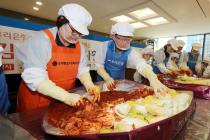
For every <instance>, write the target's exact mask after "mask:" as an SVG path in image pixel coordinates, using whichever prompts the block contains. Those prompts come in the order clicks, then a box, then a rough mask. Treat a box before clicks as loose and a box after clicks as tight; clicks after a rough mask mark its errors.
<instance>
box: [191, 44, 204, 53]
mask: <svg viewBox="0 0 210 140" xmlns="http://www.w3.org/2000/svg"><path fill="white" fill-rule="evenodd" d="M202 47H203V46H202V45H201V44H200V43H193V44H192V48H193V49H194V50H196V51H200V49H201V48H202Z"/></svg>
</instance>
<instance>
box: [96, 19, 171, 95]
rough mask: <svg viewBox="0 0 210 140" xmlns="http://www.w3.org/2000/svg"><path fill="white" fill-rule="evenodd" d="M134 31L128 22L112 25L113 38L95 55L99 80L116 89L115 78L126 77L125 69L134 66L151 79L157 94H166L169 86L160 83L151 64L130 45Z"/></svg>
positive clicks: (110, 88) (111, 88)
mask: <svg viewBox="0 0 210 140" xmlns="http://www.w3.org/2000/svg"><path fill="white" fill-rule="evenodd" d="M133 33H134V28H133V26H131V25H130V24H129V23H127V22H119V23H117V24H115V25H114V26H113V27H112V29H111V34H112V35H113V40H111V41H106V42H103V43H102V45H101V46H100V47H99V49H98V51H97V52H96V55H95V67H94V69H95V70H96V71H97V73H98V77H97V80H98V81H100V80H105V82H106V85H107V88H108V89H109V90H114V89H115V88H116V87H115V81H114V79H124V78H125V69H126V68H134V69H137V71H138V72H139V73H140V74H142V75H143V76H144V77H146V78H147V79H148V80H149V81H150V85H151V86H152V87H153V88H154V91H155V93H156V95H158V93H157V91H160V92H161V94H163V96H164V95H165V93H166V92H167V91H168V88H167V87H166V86H164V85H163V84H162V83H160V81H159V80H158V79H157V76H156V75H155V74H154V72H153V71H152V69H151V66H150V65H148V64H147V62H146V61H145V60H144V59H143V58H141V57H140V55H139V53H138V52H137V51H135V50H134V49H132V48H131V47H130V43H131V41H132V36H133Z"/></svg>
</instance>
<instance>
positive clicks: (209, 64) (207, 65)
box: [201, 57, 210, 78]
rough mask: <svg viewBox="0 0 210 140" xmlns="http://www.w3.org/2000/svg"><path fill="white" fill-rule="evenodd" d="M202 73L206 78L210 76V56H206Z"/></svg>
mask: <svg viewBox="0 0 210 140" xmlns="http://www.w3.org/2000/svg"><path fill="white" fill-rule="evenodd" d="M201 75H202V76H203V77H205V78H209V77H210V57H206V58H205V59H203V66H202V70H201Z"/></svg>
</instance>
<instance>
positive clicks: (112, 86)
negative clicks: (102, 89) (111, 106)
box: [105, 77, 116, 91]
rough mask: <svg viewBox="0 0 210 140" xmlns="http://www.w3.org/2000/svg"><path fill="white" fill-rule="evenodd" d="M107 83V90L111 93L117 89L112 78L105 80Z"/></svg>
mask: <svg viewBox="0 0 210 140" xmlns="http://www.w3.org/2000/svg"><path fill="white" fill-rule="evenodd" d="M105 83H106V85H107V88H108V89H109V90H110V91H112V90H114V89H115V88H116V86H115V82H114V79H113V78H111V77H110V78H108V79H106V80H105Z"/></svg>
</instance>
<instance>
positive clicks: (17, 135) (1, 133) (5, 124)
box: [0, 114, 41, 140]
mask: <svg viewBox="0 0 210 140" xmlns="http://www.w3.org/2000/svg"><path fill="white" fill-rule="evenodd" d="M0 139H1V140H41V139H40V138H38V137H36V136H35V135H34V134H33V133H31V132H29V131H28V130H26V129H24V128H22V127H21V126H19V125H17V124H16V123H14V122H13V121H11V120H10V119H8V118H6V117H5V116H3V115H1V114H0Z"/></svg>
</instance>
